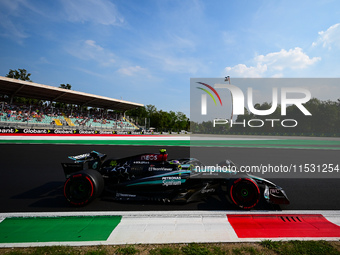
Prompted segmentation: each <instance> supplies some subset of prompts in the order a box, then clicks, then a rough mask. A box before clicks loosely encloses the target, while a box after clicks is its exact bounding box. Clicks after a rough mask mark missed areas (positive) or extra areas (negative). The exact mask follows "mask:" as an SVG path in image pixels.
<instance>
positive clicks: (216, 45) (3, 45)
mask: <svg viewBox="0 0 340 255" xmlns="http://www.w3.org/2000/svg"><path fill="white" fill-rule="evenodd" d="M339 17H340V2H339V1H337V0H334V1H332V0H324V1H323V0H320V1H304V0H301V1H296V0H294V1H291V0H282V1H280V0H277V1H269V0H258V1H245V0H240V1H227V0H224V1H222V0H220V1H218V0H211V1H203V0H202V1H200V0H178V1H177V0H117V1H116V0H53V1H52V0H47V1H46V0H31V1H29V0H1V1H0V76H5V75H6V74H8V72H9V69H19V68H20V69H21V68H23V69H26V70H27V71H28V72H29V73H31V79H32V81H34V82H37V83H41V84H46V85H51V86H56V87H59V86H60V84H67V83H68V84H71V85H72V89H73V90H76V91H82V92H86V93H91V94H95V95H100V96H107V97H111V98H116V99H123V100H126V101H130V102H136V103H141V104H144V105H148V104H152V105H155V106H156V108H157V109H158V110H164V111H175V112H184V113H185V114H186V115H190V78H219V77H225V76H227V75H229V76H230V77H231V79H232V78H234V77H240V78H243V77H246V78H258V77H261V78H266V77H275V78H278V77H279V78H280V77H282V78H339V77H340V18H339ZM332 89H334V90H333V92H334V93H333V97H334V95H339V96H338V98H340V85H339V86H338V87H333V88H332ZM322 99H325V98H322ZM330 99H334V98H330Z"/></svg>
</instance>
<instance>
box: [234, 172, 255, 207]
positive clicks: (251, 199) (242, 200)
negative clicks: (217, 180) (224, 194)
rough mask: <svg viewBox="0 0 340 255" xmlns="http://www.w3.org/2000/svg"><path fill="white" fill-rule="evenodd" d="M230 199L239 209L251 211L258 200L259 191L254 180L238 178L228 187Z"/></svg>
mask: <svg viewBox="0 0 340 255" xmlns="http://www.w3.org/2000/svg"><path fill="white" fill-rule="evenodd" d="M230 198H231V200H232V201H233V203H234V204H235V205H236V206H238V207H239V208H242V209H251V208H253V207H255V206H256V205H257V204H258V202H259V200H260V189H259V187H258V186H257V184H256V182H255V181H254V180H252V179H249V178H239V179H237V180H235V181H234V182H233V183H232V185H231V187H230Z"/></svg>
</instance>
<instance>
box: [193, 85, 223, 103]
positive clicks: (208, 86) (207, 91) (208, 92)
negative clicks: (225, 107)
mask: <svg viewBox="0 0 340 255" xmlns="http://www.w3.org/2000/svg"><path fill="white" fill-rule="evenodd" d="M197 83H199V84H201V85H203V86H206V87H207V88H209V89H210V90H211V91H212V92H214V94H215V95H216V96H217V98H218V100H219V101H220V104H221V106H222V100H221V97H220V95H219V94H218V93H217V91H216V90H215V89H214V88H213V87H211V86H210V85H208V84H206V83H203V82H197ZM197 88H198V89H200V90H203V91H204V92H206V93H207V94H208V95H209V96H210V97H211V98H212V99H213V100H214V103H215V105H217V103H216V100H215V97H214V96H213V94H211V92H210V91H209V90H207V89H205V88H201V87H197Z"/></svg>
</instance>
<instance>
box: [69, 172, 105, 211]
mask: <svg viewBox="0 0 340 255" xmlns="http://www.w3.org/2000/svg"><path fill="white" fill-rule="evenodd" d="M103 189H104V179H103V177H102V176H101V174H100V173H99V172H97V171H95V170H84V171H80V172H77V173H74V174H72V175H71V176H70V177H69V178H68V179H67V180H66V182H65V184H64V196H65V197H66V199H67V201H68V202H69V203H70V204H72V205H75V206H84V205H87V204H89V203H90V202H91V201H93V200H94V199H95V198H96V197H98V196H99V195H100V194H101V193H102V191H103Z"/></svg>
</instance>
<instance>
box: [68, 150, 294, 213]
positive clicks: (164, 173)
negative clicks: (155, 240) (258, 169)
mask: <svg viewBox="0 0 340 255" xmlns="http://www.w3.org/2000/svg"><path fill="white" fill-rule="evenodd" d="M69 159H71V160H72V161H73V162H72V163H62V166H63V169H64V173H65V177H66V182H65V184H64V195H65V197H66V199H67V201H68V202H70V203H71V204H72V205H76V206H84V205H86V204H88V203H90V202H91V201H93V200H94V199H95V198H96V197H98V196H100V195H102V194H103V193H106V194H109V196H110V197H111V198H112V199H114V200H144V201H145V200H148V201H163V202H171V203H187V202H191V201H198V200H201V199H202V198H204V197H206V196H207V195H211V194H214V193H216V192H217V191H223V192H225V195H226V196H227V198H228V200H229V201H230V202H231V203H233V204H235V205H236V206H238V207H240V208H243V209H251V208H254V207H255V206H256V205H257V204H258V203H259V201H260V200H261V199H264V200H265V201H266V202H268V203H271V204H289V200H288V198H287V196H286V194H285V192H284V190H283V189H282V188H281V187H279V186H277V185H275V184H274V183H272V182H270V181H268V180H265V179H262V178H258V177H255V176H251V175H248V174H239V173H238V171H237V165H236V164H234V163H233V162H232V161H230V160H225V161H223V162H221V163H219V164H217V165H216V169H213V170H214V171H211V169H210V170H207V169H206V166H204V165H203V164H202V163H201V162H200V161H199V160H197V159H195V158H182V159H175V160H168V154H167V153H166V150H165V149H161V150H160V152H159V153H145V154H139V155H135V156H130V157H126V158H119V159H107V160H105V159H106V155H105V154H102V153H99V152H96V151H92V152H90V153H86V154H82V155H78V156H70V157H69ZM217 170H219V171H217ZM104 191H105V192H104Z"/></svg>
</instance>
